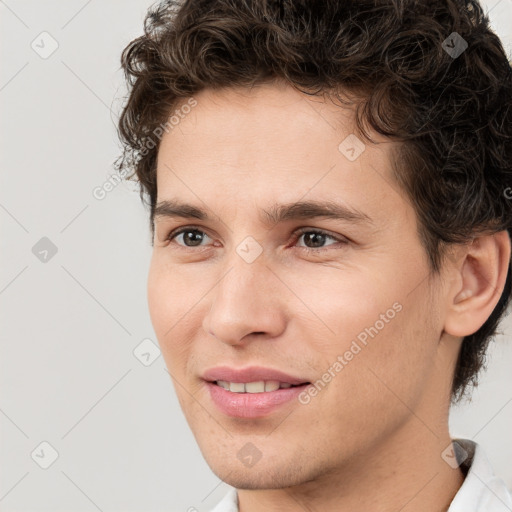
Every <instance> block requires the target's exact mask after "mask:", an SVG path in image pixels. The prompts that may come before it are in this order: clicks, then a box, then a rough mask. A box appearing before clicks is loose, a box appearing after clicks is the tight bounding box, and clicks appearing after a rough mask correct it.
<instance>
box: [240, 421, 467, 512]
mask: <svg viewBox="0 0 512 512" xmlns="http://www.w3.org/2000/svg"><path fill="white" fill-rule="evenodd" d="M422 423H423V422H422V421H421V420H420V419H419V418H418V417H417V416H411V418H410V420H409V421H408V422H407V423H406V424H405V425H404V426H403V427H402V429H401V430H400V431H399V432H396V434H395V435H394V436H393V437H392V438H388V439H386V440H385V442H380V443H379V444H378V446H376V447H371V448H368V450H367V451H366V452H365V453H361V454H358V455H357V456H356V457H354V458H353V460H351V461H350V462H347V463H345V464H344V465H343V466H341V467H338V468H336V470H333V471H330V472H328V473H325V474H322V475H319V476H318V478H316V479H314V480H310V481H308V482H305V483H303V484H300V485H296V486H293V487H287V488H283V489H262V490H242V489H241V490H238V499H239V511H240V512H263V511H265V512H273V511H276V512H277V511H279V512H292V511H294V512H296V511H297V510H312V511H315V510H322V511H326V512H329V511H333V512H334V511H336V512H344V511H347V512H348V511H350V512H356V511H364V510H372V511H374V512H396V511H397V510H400V512H413V511H414V512H446V511H447V510H448V508H449V506H450V503H451V501H452V500H453V498H454V496H455V494H456V493H457V491H458V490H459V488H460V486H461V485H462V483H463V481H464V475H463V473H462V471H461V470H460V469H459V468H456V469H453V468H452V467H450V466H449V465H448V464H447V463H446V462H445V461H444V460H443V458H442V457H441V453H442V452H443V451H444V450H445V448H446V447H447V446H448V445H449V444H450V442H451V438H450V436H449V432H448V424H447V421H446V422H445V423H444V424H443V425H442V427H439V424H438V425H437V427H438V428H437V429H435V428H432V426H431V425H429V426H427V425H425V424H422Z"/></svg>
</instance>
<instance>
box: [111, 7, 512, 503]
mask: <svg viewBox="0 0 512 512" xmlns="http://www.w3.org/2000/svg"><path fill="white" fill-rule="evenodd" d="M122 65H123V68H124V70H125V72H126V76H127V78H128V80H129V84H130V87H131V90H130V96H129V98H128V102H127V104H126V106H125V108H124V111H123V113H122V117H121V120H120V125H119V129H120V136H121V139H122V141H123V142H124V144H125V151H124V154H123V156H122V158H121V159H120V161H119V162H118V166H119V168H128V167H131V168H132V169H133V170H134V175H133V176H132V178H133V177H134V178H135V179H137V180H138V181H139V182H140V185H141V197H143V198H144V199H147V201H148V204H149V206H150V221H151V229H152V234H153V256H152V260H151V268H150V272H149V280H148V300H149V309H150V314H151V319H152V323H153V326H154V329H155V333H156V335H157V338H158V341H159V344H160V346H161V349H162V353H163V356H164V358H165V361H166V365H167V368H168V370H169V373H170V375H171V377H172V379H173V382H174V386H175V390H176V393H177V396H178V398H179V401H180V404H181V407H182V409H183V412H184V414H185V416H186V419H187V421H188V423H189V425H190V427H191V429H192V431H193V433H194V436H195V438H196V440H197V442H198V444H199V447H200V449H201V451H202V454H203V455H204V457H205V459H206V461H207V463H208V464H209V466H210V467H211V469H212V471H213V472H214V473H215V474H216V475H217V476H218V477H219V478H221V479H222V480H224V481H225V482H227V483H228V484H230V485H231V486H233V490H232V491H230V493H228V495H226V497H225V499H224V500H223V501H222V502H221V503H220V504H219V505H218V506H217V507H216V508H215V512H222V511H224V512H227V511H236V510H239V511H241V512H257V511H299V510H317V511H320V510H321V511H356V510H361V511H363V510H372V511H379V512H388V511H398V510H400V511H402V512H409V511H413V510H414V511H416V512H426V511H430V512H432V511H446V510H449V511H450V512H472V511H474V512H477V511H478V512H483V511H485V512H489V511H492V512H499V511H505V510H512V499H511V497H510V494H509V492H508V490H507V489H506V487H505V485H504V483H503V481H502V480H500V479H499V478H497V477H495V476H494V475H493V473H492V469H491V468H490V466H489V464H488V462H487V460H486V458H485V455H484V453H483V451H482V448H481V447H480V446H478V445H476V444H475V443H474V442H472V441H470V440H455V441H453V440H452V439H451V437H450V433H449V431H448V413H449V407H450V403H451V401H456V400H458V399H460V398H461V397H462V396H463V395H464V393H467V391H468V389H469V388H470V386H471V385H472V384H474V383H476V377H477V373H478V371H479V369H480V367H481V364H482V358H483V355H484V353H485V348H486V346H487V344H488V343H489V341H490V339H491V337H492V335H493V334H495V332H496V327H497V325H498V322H499V320H500V319H501V318H502V316H503V314H504V312H505V309H506V306H507V304H508V302H509V299H510V294H511V286H510V279H511V277H510V261H511V258H510V255H511V243H510V236H509V232H510V229H511V226H512V210H511V202H510V200H509V199H508V197H507V192H506V191H507V188H508V187H509V185H510V179H511V176H512V128H511V126H512V70H511V66H510V63H509V62H508V61H507V58H506V54H505V53H504V51H503V47H502V45H501V43H500V40H499V39H498V38H497V36H496V35H495V34H494V33H493V32H492V31H491V30H490V29H489V26H488V19H487V18H486V17H484V16H483V13H482V10H481V7H480V5H479V4H478V3H477V2H461V1H455V0H449V1H442V2H441V1H431V0H423V1H414V2H413V1H400V0H387V1H382V2H376V1H367V0H365V1H362V2H361V1H358V2H341V1H334V0H330V1H325V2H322V3H317V2H313V1H312V0H308V1H305V0H303V1H297V0H294V1H293V2H292V1H287V2H265V1H264V0H210V1H207V0H195V1H185V2H183V3H182V4H174V3H173V2H164V3H161V4H160V5H159V6H157V7H155V8H154V9H153V10H152V11H150V12H149V14H148V17H147V19H146V24H145V34H144V35H143V36H142V37H140V38H138V39H136V40H134V41H132V42H131V43H130V45H128V47H127V48H126V49H125V51H124V53H123V57H122ZM509 197H510V196H509ZM452 441H453V442H452Z"/></svg>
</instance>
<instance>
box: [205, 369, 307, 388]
mask: <svg viewBox="0 0 512 512" xmlns="http://www.w3.org/2000/svg"><path fill="white" fill-rule="evenodd" d="M202 378H203V379H204V380H206V381H209V382H215V381H217V380H224V381H227V382H258V381H262V380H263V381H269V380H275V381H279V382H287V383H289V384H292V385H297V384H305V383H308V382H309V381H308V380H307V379H302V378H300V377H294V376H292V375H288V374H286V373H284V372H282V371H280V370H274V369H273V368H265V367H263V366H249V367H247V368H230V367H229V366H216V367H215V368H210V369H208V370H206V371H205V372H204V373H203V375H202Z"/></svg>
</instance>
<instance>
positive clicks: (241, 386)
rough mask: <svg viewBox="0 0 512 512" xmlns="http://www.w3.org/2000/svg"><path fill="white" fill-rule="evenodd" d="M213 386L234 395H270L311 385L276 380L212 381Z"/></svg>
mask: <svg viewBox="0 0 512 512" xmlns="http://www.w3.org/2000/svg"><path fill="white" fill-rule="evenodd" d="M211 384H216V385H217V386H219V387H221V388H223V389H225V390H226V391H231V392H232V393H269V392H272V391H277V390H278V389H288V388H298V387H302V386H307V385H309V384H310V383H309V382H304V383H302V384H290V383H289V382H279V381H276V380H267V381H263V380H260V381H256V382H228V381H225V380H216V381H211Z"/></svg>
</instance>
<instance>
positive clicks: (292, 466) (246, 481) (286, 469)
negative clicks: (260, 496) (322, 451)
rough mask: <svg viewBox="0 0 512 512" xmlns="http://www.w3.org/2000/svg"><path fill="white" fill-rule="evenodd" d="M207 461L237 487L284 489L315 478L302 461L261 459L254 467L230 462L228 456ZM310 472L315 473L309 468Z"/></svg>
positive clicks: (219, 475)
mask: <svg viewBox="0 0 512 512" xmlns="http://www.w3.org/2000/svg"><path fill="white" fill-rule="evenodd" d="M206 462H207V464H208V466H209V467H210V469H211V470H212V471H213V473H215V475H216V476H217V477H218V478H220V479H221V480H222V481H224V482H226V483H227V484H228V485H231V486H232V487H235V488H236V489H248V490H256V489H261V490H263V489H283V488H286V487H293V486H296V485H300V484H303V483H305V482H307V481H309V480H312V479H314V476H315V475H311V474H307V473H308V470H307V468H305V467H304V466H303V465H302V464H301V463H300V461H292V462H290V461H285V460H280V461H273V462H272V463H271V462H270V461H267V462H266V463H265V462H264V460H263V459H261V460H260V461H259V462H258V463H256V464H255V465H254V466H253V467H244V466H243V465H242V464H240V463H239V461H238V460H236V461H235V462H233V464H229V463H228V462H227V459H226V458H223V459H221V460H218V459H216V460H211V458H210V460H209V459H208V458H206ZM309 469H310V470H309V472H310V473H314V471H313V470H312V468H309Z"/></svg>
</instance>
